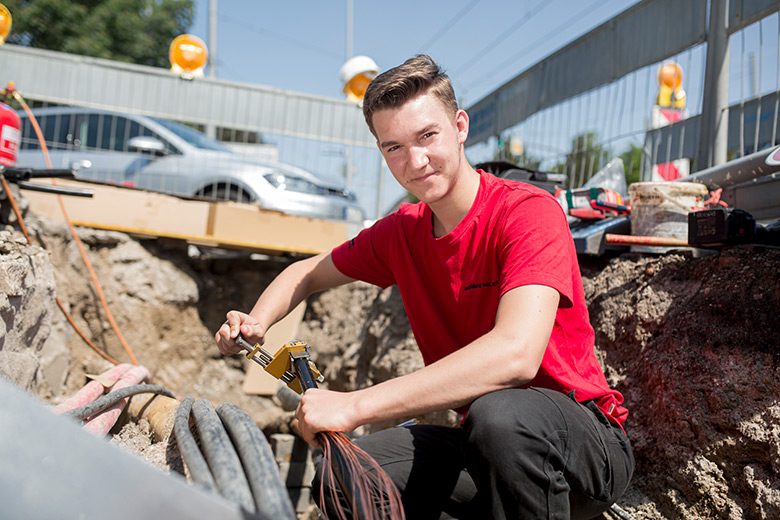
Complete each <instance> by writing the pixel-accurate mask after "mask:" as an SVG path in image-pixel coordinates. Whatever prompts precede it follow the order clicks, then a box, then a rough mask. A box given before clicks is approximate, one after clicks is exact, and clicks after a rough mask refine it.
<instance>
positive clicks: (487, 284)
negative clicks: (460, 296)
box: [463, 280, 498, 291]
mask: <svg viewBox="0 0 780 520" xmlns="http://www.w3.org/2000/svg"><path fill="white" fill-rule="evenodd" d="M497 285H498V280H493V281H492V282H481V283H472V284H469V285H467V286H466V287H464V288H463V290H464V291H470V290H472V289H487V288H488V287H495V286H497Z"/></svg>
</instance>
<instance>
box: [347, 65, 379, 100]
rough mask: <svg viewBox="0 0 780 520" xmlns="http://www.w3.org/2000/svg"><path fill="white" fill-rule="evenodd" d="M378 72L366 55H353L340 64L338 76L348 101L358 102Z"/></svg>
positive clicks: (377, 68)
mask: <svg viewBox="0 0 780 520" xmlns="http://www.w3.org/2000/svg"><path fill="white" fill-rule="evenodd" d="M377 74H379V67H378V66H377V64H376V63H375V62H374V60H372V59H371V58H369V57H368V56H353V57H351V58H350V59H348V60H347V61H346V62H345V63H344V65H342V66H341V70H340V71H339V76H341V82H342V83H343V84H344V87H343V89H342V90H343V91H344V94H346V96H347V100H348V101H353V102H356V103H359V102H360V101H362V100H363V96H365V95H366V89H368V85H369V84H370V83H371V82H372V81H373V80H374V78H375V77H376V76H377Z"/></svg>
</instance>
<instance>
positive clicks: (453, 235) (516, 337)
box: [216, 56, 634, 519]
mask: <svg viewBox="0 0 780 520" xmlns="http://www.w3.org/2000/svg"><path fill="white" fill-rule="evenodd" d="M363 112H364V115H365V118H366V122H367V123H368V126H369V128H370V129H371V132H372V133H373V134H374V136H376V139H377V145H378V146H379V149H380V151H381V152H382V155H383V156H384V158H385V160H386V161H387V164H388V166H389V168H390V170H391V172H392V173H393V176H394V177H395V178H396V180H397V181H398V182H399V183H400V184H401V185H402V186H403V187H404V188H406V189H407V190H408V191H409V192H410V193H412V194H413V195H414V196H415V197H417V198H418V199H419V200H420V203H418V204H414V205H404V206H402V207H401V209H399V210H398V211H396V212H395V213H393V214H391V215H389V216H387V217H385V218H383V219H381V220H379V221H377V222H376V223H375V224H374V225H373V226H372V227H371V228H369V229H366V230H364V231H362V232H361V233H360V234H359V235H358V236H357V237H356V238H354V239H353V240H350V241H348V242H346V243H344V244H342V245H341V246H339V247H337V248H335V249H334V250H333V251H331V252H330V253H327V254H322V255H319V256H316V257H313V258H309V259H306V260H303V261H300V262H297V263H295V264H293V265H291V266H290V267H288V268H287V269H285V270H284V271H283V272H282V273H281V274H280V275H279V277H278V278H276V279H275V280H274V282H273V283H271V285H269V287H268V288H267V289H266V290H265V291H264V292H263V294H262V295H261V296H260V298H259V299H258V301H257V303H256V304H255V306H254V308H253V309H252V311H251V312H250V313H249V314H244V313H242V312H239V311H230V312H228V314H227V322H226V323H225V324H224V325H223V326H222V327H221V328H220V329H219V331H218V332H217V334H216V340H217V344H218V345H219V348H220V350H221V351H222V352H223V353H225V354H230V353H235V352H236V351H237V350H238V349H237V348H236V347H235V345H234V343H233V339H234V338H235V337H236V336H237V335H238V333H239V331H240V332H241V333H242V334H243V335H244V336H246V337H247V338H248V339H250V340H251V341H260V340H261V339H262V338H263V335H264V333H265V331H266V330H267V329H268V327H270V326H271V325H272V324H273V323H275V322H276V321H278V320H279V319H281V318H282V317H283V316H284V315H285V314H286V313H287V312H289V311H290V310H291V309H292V308H294V307H295V306H296V305H297V304H298V303H299V302H300V301H301V300H303V299H304V298H306V297H307V296H308V295H310V294H312V293H313V292H315V291H320V290H323V289H327V288H330V287H335V286H337V285H340V284H344V283H347V282H351V281H353V280H356V279H359V280H364V281H367V282H370V283H373V284H376V285H379V286H381V287H386V286H389V285H392V284H397V285H398V287H399V290H400V293H401V297H402V299H403V302H404V306H405V308H406V312H407V315H408V316H409V322H410V324H411V327H412V330H413V332H414V334H415V338H416V339H417V343H418V345H419V347H420V350H421V352H422V355H423V359H424V361H425V365H426V366H425V367H424V368H422V369H421V370H419V371H417V372H415V373H412V374H408V375H406V376H403V377H398V378H396V379H392V380H389V381H386V382H383V383H381V384H378V385H375V386H373V387H370V388H365V389H361V390H357V391H354V392H346V393H341V392H332V391H328V390H322V389H320V390H309V391H307V392H306V394H305V395H304V396H303V398H302V400H301V404H300V406H299V408H298V411H297V413H296V417H297V418H298V421H299V428H300V432H301V434H302V435H303V437H304V439H306V440H307V441H309V442H312V441H313V438H314V435H315V434H316V432H318V431H323V430H330V431H345V432H347V431H351V430H353V429H354V428H356V427H357V426H360V425H362V424H366V423H371V422H376V421H383V420H388V419H393V418H401V417H410V416H415V415H418V414H423V413H426V412H430V411H433V410H441V409H447V408H454V409H458V410H459V411H461V412H463V413H464V414H465V420H464V422H463V425H462V427H459V428H446V427H440V426H431V425H419V426H411V427H398V428H390V429H388V430H384V431H382V432H378V433H376V434H373V435H369V436H366V437H364V438H362V439H361V440H360V441H359V444H360V445H361V446H362V447H363V449H365V450H366V451H368V452H369V453H371V454H372V455H373V456H374V457H375V458H376V459H377V461H378V462H379V463H380V464H381V465H382V466H383V467H384V469H385V470H386V471H387V472H388V473H389V475H390V476H391V478H392V479H393V481H394V482H395V483H396V485H397V486H398V487H399V489H400V490H401V495H402V500H403V503H404V508H405V510H406V513H407V516H408V517H409V518H439V517H442V516H444V517H448V516H450V517H456V518H497V519H498V518H512V519H520V518H522V519H531V518H570V517H571V518H590V517H593V516H596V515H598V514H599V513H601V512H602V511H604V510H605V509H607V508H608V507H609V505H610V504H611V503H612V502H614V501H615V500H617V499H618V498H619V497H620V496H621V494H622V493H623V491H624V490H625V488H626V487H627V486H628V482H629V480H630V478H631V474H632V472H633V466H634V461H633V456H632V454H631V448H630V446H629V443H628V440H627V438H626V436H625V433H624V431H623V428H622V424H623V422H624V421H625V418H626V416H627V414H628V412H627V410H626V409H625V408H623V407H622V406H621V403H622V401H623V397H622V396H621V395H620V394H619V393H618V392H616V391H614V390H611V389H610V388H609V387H608V385H607V382H606V379H605V377H604V374H603V372H602V371H601V368H600V367H599V365H598V362H597V360H596V357H595V354H594V350H593V329H592V328H591V326H590V324H589V321H588V313H587V308H586V306H585V299H584V295H583V289H582V280H581V278H580V273H579V267H578V265H577V258H576V253H575V250H574V244H573V241H572V238H571V235H570V233H569V229H568V226H567V223H566V218H565V215H564V213H563V211H562V209H561V207H560V206H559V205H558V203H557V202H556V201H555V199H554V198H553V197H551V196H550V195H549V194H547V193H546V192H544V191H542V190H539V189H537V188H535V187H533V186H530V185H527V184H523V183H517V182H511V181H505V180H501V179H498V178H496V177H493V176H491V175H489V174H487V173H484V172H481V171H476V170H474V169H473V168H472V167H471V166H470V165H469V163H468V161H467V160H466V156H465V152H464V143H465V142H466V137H467V136H468V130H469V118H468V115H467V114H466V112H464V111H463V110H459V109H458V107H457V102H456V98H455V94H454V92H453V89H452V85H451V83H450V81H449V78H448V77H447V76H446V75H445V74H444V73H443V72H442V71H441V69H440V68H439V67H438V65H437V64H436V63H434V61H433V60H432V59H431V58H430V57H428V56H417V57H415V58H412V59H409V60H407V61H406V62H405V63H404V64H402V65H400V66H398V67H396V68H394V69H391V70H389V71H387V72H385V73H383V74H381V75H380V76H379V77H377V78H376V79H375V80H374V81H373V82H372V83H371V85H370V86H369V88H368V91H367V92H366V97H365V100H364V107H363ZM315 487H316V486H315Z"/></svg>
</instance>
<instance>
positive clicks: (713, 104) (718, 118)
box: [696, 0, 729, 170]
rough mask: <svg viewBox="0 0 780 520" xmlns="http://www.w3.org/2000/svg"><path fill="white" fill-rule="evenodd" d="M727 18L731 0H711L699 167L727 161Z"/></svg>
mask: <svg viewBox="0 0 780 520" xmlns="http://www.w3.org/2000/svg"><path fill="white" fill-rule="evenodd" d="M728 19H729V0H710V26H709V31H708V33H707V64H706V72H705V75H704V97H703V100H702V107H701V120H700V127H699V130H700V131H699V150H698V154H697V160H696V169H697V170H703V169H705V168H708V167H710V166H716V165H718V164H723V163H724V162H726V151H727V149H728V127H729V110H728V96H729V33H728Z"/></svg>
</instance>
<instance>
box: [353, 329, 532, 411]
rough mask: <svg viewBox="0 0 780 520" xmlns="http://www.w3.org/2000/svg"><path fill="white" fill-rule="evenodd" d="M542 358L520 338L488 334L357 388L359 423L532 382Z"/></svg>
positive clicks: (438, 407)
mask: <svg viewBox="0 0 780 520" xmlns="http://www.w3.org/2000/svg"><path fill="white" fill-rule="evenodd" d="M540 361H541V359H540V358H539V356H538V354H537V353H535V352H534V349H531V348H527V347H526V346H524V345H523V343H522V341H520V342H518V341H516V340H515V341H507V338H503V337H501V335H500V334H498V333H488V334H486V335H485V336H482V337H481V338H479V339H477V340H476V341H474V342H473V343H471V344H469V345H467V346H465V347H463V348H462V349H460V350H458V351H456V352H453V353H452V354H450V355H448V356H447V357H445V358H443V359H440V360H439V361H437V362H436V363H433V364H431V365H428V366H426V367H424V368H422V369H420V370H418V371H416V372H414V373H411V374H407V375H405V376H402V377H398V378H395V379H391V380H389V381H385V382H383V383H380V384H378V385H375V386H372V387H369V388H366V389H363V390H358V391H357V392H355V396H354V398H355V403H356V415H357V417H356V421H355V422H356V423H358V424H366V423H371V422H379V421H384V420H389V419H395V418H400V417H408V416H414V415H419V414H424V413H428V412H432V411H436V410H443V409H447V408H458V407H460V406H464V405H468V404H469V403H471V402H472V401H473V400H474V399H476V398H477V397H480V396H482V395H485V394H488V393H490V392H495V391H497V390H502V389H504V388H513V387H517V386H521V385H523V384H525V383H528V382H529V381H530V380H531V379H533V377H534V375H535V374H536V370H537V369H538V366H539V362H540Z"/></svg>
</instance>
